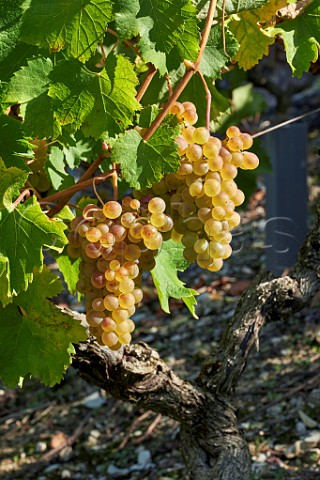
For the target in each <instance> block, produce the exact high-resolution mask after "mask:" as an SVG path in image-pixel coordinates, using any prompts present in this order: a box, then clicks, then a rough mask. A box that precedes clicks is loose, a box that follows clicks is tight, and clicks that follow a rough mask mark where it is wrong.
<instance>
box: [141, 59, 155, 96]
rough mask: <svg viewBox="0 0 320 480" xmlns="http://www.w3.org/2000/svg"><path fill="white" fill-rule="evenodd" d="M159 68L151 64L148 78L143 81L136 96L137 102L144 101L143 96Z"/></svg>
mask: <svg viewBox="0 0 320 480" xmlns="http://www.w3.org/2000/svg"><path fill="white" fill-rule="evenodd" d="M157 70H158V69H157V68H156V67H155V66H154V65H152V64H151V63H150V64H149V70H148V73H147V76H146V77H145V79H144V80H143V82H142V83H141V85H140V88H139V90H138V93H137V95H136V100H138V102H140V100H141V99H142V97H143V95H144V94H145V92H146V91H147V89H148V87H149V85H150V83H151V80H152V79H153V77H154V76H155V74H156V72H157Z"/></svg>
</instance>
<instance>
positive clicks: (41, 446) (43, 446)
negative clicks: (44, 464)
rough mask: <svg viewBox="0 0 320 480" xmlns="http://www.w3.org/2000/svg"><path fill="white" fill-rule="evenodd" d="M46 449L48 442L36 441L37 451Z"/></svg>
mask: <svg viewBox="0 0 320 480" xmlns="http://www.w3.org/2000/svg"><path fill="white" fill-rule="evenodd" d="M45 450H47V444H46V442H37V443H36V446H35V451H36V452H37V453H41V452H44V451H45Z"/></svg>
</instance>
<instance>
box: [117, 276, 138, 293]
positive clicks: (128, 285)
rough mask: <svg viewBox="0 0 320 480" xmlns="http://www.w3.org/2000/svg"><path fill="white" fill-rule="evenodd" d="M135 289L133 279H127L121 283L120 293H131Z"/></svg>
mask: <svg viewBox="0 0 320 480" xmlns="http://www.w3.org/2000/svg"><path fill="white" fill-rule="evenodd" d="M134 287H135V283H134V281H133V280H131V278H125V279H124V280H122V281H121V282H120V283H119V291H120V292H121V293H131V292H132V290H134Z"/></svg>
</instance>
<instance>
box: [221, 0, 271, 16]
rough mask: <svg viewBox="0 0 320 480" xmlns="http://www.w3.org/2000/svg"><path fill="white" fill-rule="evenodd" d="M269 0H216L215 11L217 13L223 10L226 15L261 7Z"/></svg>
mask: <svg viewBox="0 0 320 480" xmlns="http://www.w3.org/2000/svg"><path fill="white" fill-rule="evenodd" d="M268 1H269V0H241V2H239V0H218V2H217V11H218V13H219V14H221V13H222V11H223V10H224V12H225V14H226V15H230V14H231V13H239V12H243V11H245V10H255V9H257V8H260V7H262V5H264V4H265V3H267V2H268Z"/></svg>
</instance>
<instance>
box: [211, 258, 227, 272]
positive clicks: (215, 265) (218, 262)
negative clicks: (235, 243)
mask: <svg viewBox="0 0 320 480" xmlns="http://www.w3.org/2000/svg"><path fill="white" fill-rule="evenodd" d="M222 267H223V260H222V258H214V259H213V261H212V263H211V265H210V266H209V267H208V270H209V272H218V271H219V270H221V268H222Z"/></svg>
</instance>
